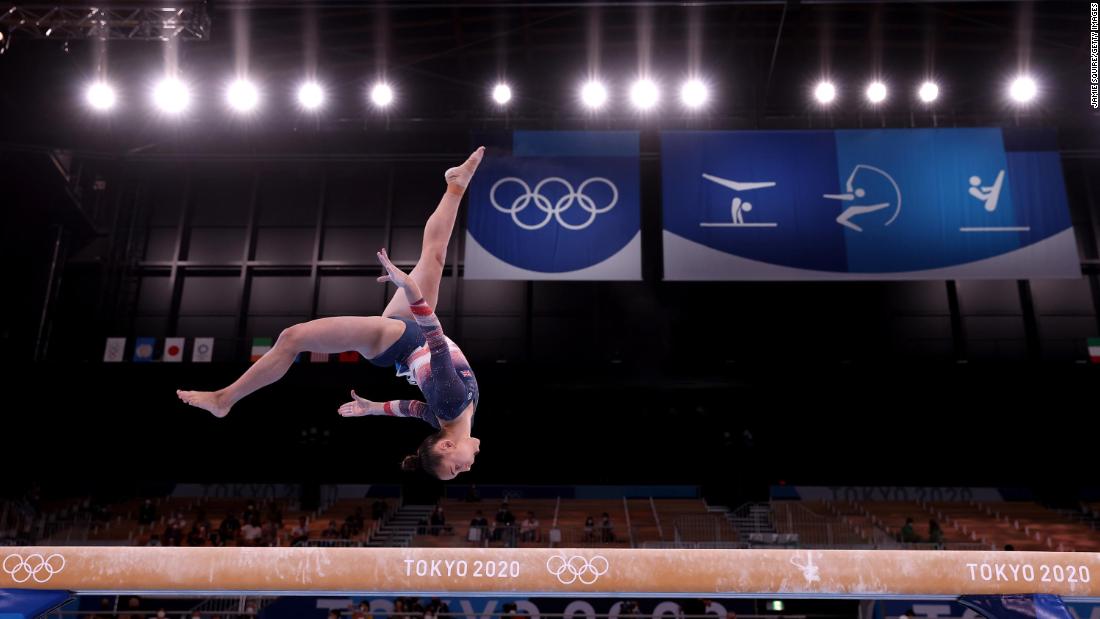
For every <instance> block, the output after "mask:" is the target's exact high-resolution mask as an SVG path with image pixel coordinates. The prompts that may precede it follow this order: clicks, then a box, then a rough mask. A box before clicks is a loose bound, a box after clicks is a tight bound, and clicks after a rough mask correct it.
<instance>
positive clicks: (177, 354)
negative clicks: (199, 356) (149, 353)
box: [161, 337, 183, 363]
mask: <svg viewBox="0 0 1100 619" xmlns="http://www.w3.org/2000/svg"><path fill="white" fill-rule="evenodd" d="M161 361H173V362H177V363H178V362H180V361H183V338H182V337H167V338H164V356H162V357H161Z"/></svg>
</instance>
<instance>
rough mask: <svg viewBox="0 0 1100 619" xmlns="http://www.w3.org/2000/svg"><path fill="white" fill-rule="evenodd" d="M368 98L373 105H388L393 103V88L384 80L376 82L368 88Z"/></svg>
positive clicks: (379, 106) (384, 106)
mask: <svg viewBox="0 0 1100 619" xmlns="http://www.w3.org/2000/svg"><path fill="white" fill-rule="evenodd" d="M370 100H371V103H373V104H374V106H375V107H378V108H386V107H389V106H390V105H391V104H392V103H393V88H392V87H391V86H390V85H389V84H387V83H385V82H378V83H377V84H375V85H374V86H372V87H371V89H370Z"/></svg>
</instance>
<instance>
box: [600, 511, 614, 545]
mask: <svg viewBox="0 0 1100 619" xmlns="http://www.w3.org/2000/svg"><path fill="white" fill-rule="evenodd" d="M600 541H601V542H603V543H608V542H613V541H615V531H613V530H612V525H611V516H610V515H608V513H607V512H604V513H603V514H602V515H601V516H600Z"/></svg>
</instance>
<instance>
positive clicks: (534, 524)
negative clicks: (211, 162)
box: [519, 511, 542, 542]
mask: <svg viewBox="0 0 1100 619" xmlns="http://www.w3.org/2000/svg"><path fill="white" fill-rule="evenodd" d="M519 539H520V541H524V542H539V541H542V537H541V535H540V534H539V519H538V518H535V512H532V511H529V512H527V517H526V518H524V519H523V522H521V523H520V524H519Z"/></svg>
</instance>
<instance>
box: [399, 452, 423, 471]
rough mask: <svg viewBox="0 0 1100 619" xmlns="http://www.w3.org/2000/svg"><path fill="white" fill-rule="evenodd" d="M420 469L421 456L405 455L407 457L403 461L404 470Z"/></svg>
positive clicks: (402, 467) (402, 468)
mask: <svg viewBox="0 0 1100 619" xmlns="http://www.w3.org/2000/svg"><path fill="white" fill-rule="evenodd" d="M419 469H420V456H416V455H413V456H405V459H404V460H402V461H401V470H402V471H416V470H419Z"/></svg>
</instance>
